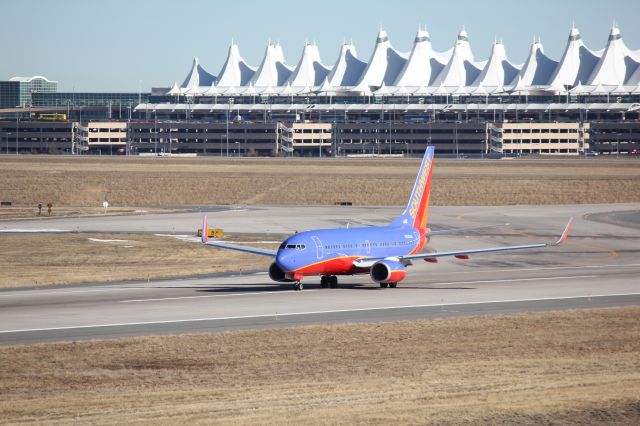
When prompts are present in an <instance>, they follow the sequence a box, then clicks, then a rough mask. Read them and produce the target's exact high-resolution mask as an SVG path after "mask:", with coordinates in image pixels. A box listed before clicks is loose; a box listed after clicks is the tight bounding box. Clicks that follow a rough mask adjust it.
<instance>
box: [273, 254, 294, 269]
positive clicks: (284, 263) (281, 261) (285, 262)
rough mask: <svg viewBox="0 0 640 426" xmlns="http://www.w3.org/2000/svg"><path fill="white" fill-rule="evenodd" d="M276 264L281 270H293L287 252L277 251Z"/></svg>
mask: <svg viewBox="0 0 640 426" xmlns="http://www.w3.org/2000/svg"><path fill="white" fill-rule="evenodd" d="M276 264H277V265H278V266H279V267H280V269H282V270H283V271H293V270H294V269H295V267H294V265H293V262H292V259H291V256H290V255H289V253H283V252H279V253H278V254H277V255H276Z"/></svg>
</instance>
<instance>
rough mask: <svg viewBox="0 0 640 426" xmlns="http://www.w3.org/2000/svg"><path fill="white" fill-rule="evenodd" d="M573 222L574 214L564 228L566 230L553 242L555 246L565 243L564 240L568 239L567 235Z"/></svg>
mask: <svg viewBox="0 0 640 426" xmlns="http://www.w3.org/2000/svg"><path fill="white" fill-rule="evenodd" d="M571 223H573V216H571V218H570V219H569V222H568V223H567V226H566V227H565V228H564V231H563V232H562V235H561V236H560V238H558V241H556V242H555V243H554V244H553V245H554V246H559V245H560V244H562V243H564V241H565V240H566V239H567V237H568V236H569V230H570V229H571Z"/></svg>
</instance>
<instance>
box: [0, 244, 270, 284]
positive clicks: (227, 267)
mask: <svg viewBox="0 0 640 426" xmlns="http://www.w3.org/2000/svg"><path fill="white" fill-rule="evenodd" d="M96 240H98V241H96ZM254 244H255V243H254ZM261 246H262V247H268V248H272V247H275V246H276V245H272V246H269V245H264V244H262V245H261ZM269 262H270V259H267V258H263V257H262V256H252V255H249V254H243V253H239V252H235V251H231V250H217V249H211V248H207V247H204V246H202V245H201V244H197V243H192V242H186V241H180V240H177V239H174V238H170V237H159V236H155V235H146V234H142V235H141V234H81V233H79V234H76V233H73V234H0V265H2V273H1V274H0V288H12V287H24V286H37V285H48V284H78V283H86V282H99V281H122V280H144V279H148V278H149V279H157V278H161V277H163V278H165V277H177V276H186V275H197V274H209V273H215V272H227V271H236V272H242V270H243V269H245V270H246V269H247V268H250V269H261V270H267V268H268V267H269Z"/></svg>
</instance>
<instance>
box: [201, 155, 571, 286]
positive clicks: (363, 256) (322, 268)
mask: <svg viewBox="0 0 640 426" xmlns="http://www.w3.org/2000/svg"><path fill="white" fill-rule="evenodd" d="M433 153H434V149H433V147H432V146H431V147H428V148H427V150H426V152H425V154H424V158H423V159H422V165H421V166H420V171H419V172H418V176H417V178H416V182H415V184H414V185H413V191H412V192H411V197H410V198H409V203H408V204H407V208H406V209H405V211H404V213H402V214H401V215H400V216H398V217H397V218H396V219H395V220H393V221H392V222H391V223H390V224H389V225H387V226H369V227H361V228H336V229H314V230H311V231H304V232H300V233H297V234H295V235H292V236H290V237H289V238H287V239H286V240H285V241H284V242H283V243H282V244H281V245H280V248H278V250H269V249H262V248H256V247H246V246H239V245H234V244H227V243H224V242H220V241H209V238H208V235H207V234H208V227H207V217H206V216H205V217H204V223H203V226H202V243H203V244H206V245H208V246H212V247H217V248H225V249H231V250H238V251H242V252H247V253H253V254H257V255H262V256H269V257H272V258H274V262H273V263H272V264H271V267H270V268H269V277H270V278H271V279H272V280H274V281H279V282H290V283H293V286H294V288H295V289H296V290H302V279H303V278H304V277H307V276H313V275H320V277H321V279H320V284H321V286H322V287H323V288H326V287H331V288H335V287H337V286H338V278H337V276H338V275H355V274H369V275H370V276H371V279H372V280H373V281H374V282H377V283H379V284H380V287H383V288H386V287H392V288H395V287H396V286H397V285H398V282H400V281H402V280H403V279H404V278H405V276H406V267H407V266H409V265H411V263H412V261H415V260H419V259H422V260H424V261H426V262H432V263H436V262H437V261H438V258H439V257H445V256H454V257H456V258H458V259H469V256H470V255H471V254H475V253H491V252H500V251H512V250H526V249H534V248H542V247H549V246H558V245H560V244H561V243H562V242H563V241H564V240H566V238H567V235H568V234H569V228H570V227H571V222H572V220H573V218H571V219H570V220H569V223H568V224H567V226H566V228H565V229H564V232H563V233H562V235H561V236H560V238H559V239H558V240H557V241H556V242H554V243H540V244H528V245H519V246H503V247H492V248H481V249H472V250H459V251H446V252H432V253H420V250H422V248H423V247H424V246H425V244H426V243H427V242H428V241H429V236H430V235H433V234H437V233H445V232H456V231H461V230H468V229H472V228H465V229H458V230H446V231H431V230H430V229H429V228H427V217H428V214H429V196H430V194H431V176H432V172H433V160H434V155H433Z"/></svg>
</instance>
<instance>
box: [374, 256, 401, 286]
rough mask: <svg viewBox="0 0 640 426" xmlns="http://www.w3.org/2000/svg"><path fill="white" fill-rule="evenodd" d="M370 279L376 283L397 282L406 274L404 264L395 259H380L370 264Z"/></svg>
mask: <svg viewBox="0 0 640 426" xmlns="http://www.w3.org/2000/svg"><path fill="white" fill-rule="evenodd" d="M370 273H371V279H372V280H373V281H375V282H377V283H397V282H399V281H402V280H403V279H404V277H405V276H406V275H407V270H406V268H405V267H404V265H403V264H402V263H400V262H398V261H395V260H389V259H385V260H380V261H378V262H376V263H374V264H373V266H371V271H370Z"/></svg>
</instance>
